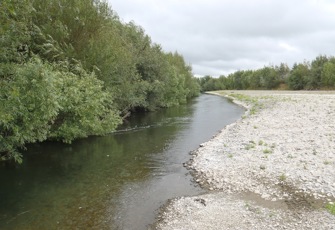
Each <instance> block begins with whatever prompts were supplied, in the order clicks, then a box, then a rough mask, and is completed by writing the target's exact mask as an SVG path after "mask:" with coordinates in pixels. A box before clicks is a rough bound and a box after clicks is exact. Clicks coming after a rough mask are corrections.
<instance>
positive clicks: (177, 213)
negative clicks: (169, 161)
mask: <svg viewBox="0 0 335 230" xmlns="http://www.w3.org/2000/svg"><path fill="white" fill-rule="evenodd" d="M219 94H221V95H223V96H227V97H230V98H232V100H235V102H236V103H238V104H241V105H244V106H245V107H246V108H248V111H247V113H246V114H245V115H244V116H243V117H242V118H241V119H240V120H238V121H237V122H236V123H234V124H231V125H228V126H227V127H225V128H224V129H223V130H222V132H221V133H220V134H219V135H217V136H216V137H215V138H213V139H212V140H210V141H208V142H206V143H203V144H202V145H201V147H200V148H199V149H198V150H197V151H196V152H195V153H194V156H193V158H192V160H191V161H190V162H189V163H188V166H187V167H188V168H189V169H190V170H191V171H192V172H193V175H194V177H195V178H196V181H197V182H198V183H199V184H200V185H201V186H202V187H204V188H206V189H207V191H208V192H207V193H206V194H203V195H199V196H186V197H181V198H176V199H173V200H171V201H170V202H169V203H168V204H167V205H166V207H165V209H163V211H162V212H161V216H160V217H161V219H160V221H159V222H158V223H157V226H156V227H157V229H164V230H167V229H185V230H186V229H193V230H195V229H199V230H200V229H264V230H265V229H324V230H326V229H335V216H334V215H332V214H330V213H329V212H328V211H327V210H326V208H325V207H326V206H327V205H329V204H332V205H333V204H334V201H335V177H334V175H335V154H334V153H335V132H334V130H335V129H334V128H335V120H334V117H335V94H334V92H333V91H332V92H327V91H321V92H311V91H309V92H304V91H295V92H289V91H225V92H219Z"/></svg>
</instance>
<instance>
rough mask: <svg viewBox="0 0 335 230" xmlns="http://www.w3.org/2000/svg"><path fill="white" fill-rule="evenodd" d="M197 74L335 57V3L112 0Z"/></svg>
mask: <svg viewBox="0 0 335 230" xmlns="http://www.w3.org/2000/svg"><path fill="white" fill-rule="evenodd" d="M108 1H109V3H110V5H111V7H112V9H113V10H114V11H116V12H117V14H118V15H119V17H120V19H121V20H122V21H124V22H129V21H132V20H133V21H134V22H135V23H136V24H137V25H139V26H141V27H142V28H143V29H144V30H145V31H146V33H147V34H148V35H149V36H150V37H151V39H152V41H153V42H154V43H158V44H160V45H161V46H162V47H163V49H164V50H165V51H167V52H170V51H171V52H174V51H178V52H179V53H180V54H182V55H183V56H184V58H185V61H186V62H187V63H189V64H190V65H191V66H192V69H193V73H194V74H195V75H196V76H203V75H211V76H220V75H227V74H229V73H231V72H234V71H236V70H246V69H257V68H262V67H263V66H265V65H270V64H273V65H279V64H280V63H281V62H284V63H287V64H289V66H290V67H291V66H292V64H293V63H294V62H303V61H304V60H312V59H314V58H315V57H316V56H318V55H320V54H325V55H329V56H334V55H335V1H333V0H108Z"/></svg>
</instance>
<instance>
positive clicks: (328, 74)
mask: <svg viewBox="0 0 335 230" xmlns="http://www.w3.org/2000/svg"><path fill="white" fill-rule="evenodd" d="M321 81H322V85H323V86H324V87H327V88H334V87H335V63H333V62H327V63H325V64H324V65H323V69H322V72H321Z"/></svg>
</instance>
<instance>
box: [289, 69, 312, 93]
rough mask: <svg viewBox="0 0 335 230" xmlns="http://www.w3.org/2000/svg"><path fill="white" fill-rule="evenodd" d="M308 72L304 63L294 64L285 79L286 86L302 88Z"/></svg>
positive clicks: (295, 88) (296, 88)
mask: <svg viewBox="0 0 335 230" xmlns="http://www.w3.org/2000/svg"><path fill="white" fill-rule="evenodd" d="M309 74H310V72H309V68H308V66H307V65H306V64H298V65H294V66H293V69H292V71H291V75H290V77H289V78H288V81H287V83H288V86H289V87H290V88H291V89H293V90H300V89H304V87H305V85H306V79H307V77H308V76H309Z"/></svg>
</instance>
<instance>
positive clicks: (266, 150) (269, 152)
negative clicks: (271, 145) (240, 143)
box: [263, 149, 272, 154]
mask: <svg viewBox="0 0 335 230" xmlns="http://www.w3.org/2000/svg"><path fill="white" fill-rule="evenodd" d="M263 153H264V154H271V153H272V150H271V149H264V150H263Z"/></svg>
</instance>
